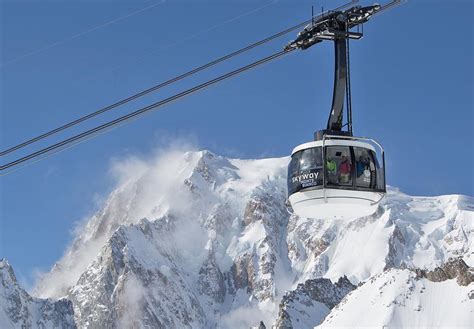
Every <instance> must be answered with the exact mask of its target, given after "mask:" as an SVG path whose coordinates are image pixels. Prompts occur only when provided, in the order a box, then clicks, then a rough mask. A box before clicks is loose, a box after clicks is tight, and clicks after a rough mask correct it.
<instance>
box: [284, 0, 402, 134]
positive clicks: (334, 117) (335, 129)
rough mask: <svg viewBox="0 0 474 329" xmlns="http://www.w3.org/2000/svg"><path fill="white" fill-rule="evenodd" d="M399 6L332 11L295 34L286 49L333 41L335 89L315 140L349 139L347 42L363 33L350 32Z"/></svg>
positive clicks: (398, 2)
mask: <svg viewBox="0 0 474 329" xmlns="http://www.w3.org/2000/svg"><path fill="white" fill-rule="evenodd" d="M400 3H401V0H393V1H391V2H389V3H387V4H385V5H383V6H381V5H379V4H374V5H372V6H366V7H362V6H353V7H351V8H349V9H347V10H334V11H330V12H328V13H327V14H326V15H323V16H322V17H321V18H320V19H318V20H316V21H313V22H312V23H311V24H309V25H307V26H306V27H305V28H304V29H303V30H302V31H301V32H299V33H298V36H297V38H296V40H294V41H291V42H290V43H289V44H288V45H286V47H285V49H302V50H305V49H308V48H310V47H312V46H313V45H315V44H317V43H320V42H322V41H324V40H330V41H334V53H335V57H334V58H335V65H334V89H333V97H332V105H331V111H330V113H329V118H328V122H327V127H326V130H322V131H319V132H317V134H316V136H315V138H316V139H317V140H319V139H321V138H322V136H323V135H324V134H326V133H333V134H336V133H338V134H342V135H349V136H352V109H351V93H350V72H349V40H350V39H355V40H359V39H361V38H362V37H363V33H362V32H359V30H357V31H351V29H353V28H355V27H359V26H361V25H362V24H364V23H366V22H368V21H369V19H370V18H371V17H373V16H374V15H376V14H380V13H381V12H383V11H385V10H387V9H391V8H393V7H395V6H397V5H399V4H400ZM344 102H346V103H347V116H348V118H347V121H348V122H347V124H346V125H347V129H348V131H346V132H344V131H342V128H343V127H344V126H346V125H343V110H344Z"/></svg>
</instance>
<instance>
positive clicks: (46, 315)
mask: <svg viewBox="0 0 474 329" xmlns="http://www.w3.org/2000/svg"><path fill="white" fill-rule="evenodd" d="M0 327H2V328H58V329H59V328H70V329H73V328H76V325H75V322H74V312H73V308H72V303H71V302H70V301H69V300H67V299H60V300H50V299H39V298H34V297H31V296H30V295H29V294H28V293H27V292H26V291H25V290H23V289H22V288H20V286H19V285H18V282H17V280H16V277H15V273H14V272H13V269H12V268H11V266H10V264H8V262H7V261H6V260H5V259H2V260H0Z"/></svg>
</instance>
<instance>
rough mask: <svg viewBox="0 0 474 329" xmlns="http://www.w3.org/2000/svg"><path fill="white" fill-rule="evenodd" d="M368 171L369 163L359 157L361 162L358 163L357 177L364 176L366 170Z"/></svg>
mask: <svg viewBox="0 0 474 329" xmlns="http://www.w3.org/2000/svg"><path fill="white" fill-rule="evenodd" d="M366 169H367V161H366V160H364V159H363V158H362V156H359V160H358V161H357V162H356V174H357V177H360V176H362V175H363V174H364V170H366Z"/></svg>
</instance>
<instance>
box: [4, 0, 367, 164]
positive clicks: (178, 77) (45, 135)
mask: <svg viewBox="0 0 474 329" xmlns="http://www.w3.org/2000/svg"><path fill="white" fill-rule="evenodd" d="M357 1H358V0H351V2H349V3H346V4H343V5H341V6H339V7H338V8H336V9H334V10H340V9H343V8H345V7H348V6H349V5H351V4H353V3H355V2H357ZM324 14H325V13H324V12H323V13H321V14H319V15H318V16H316V17H311V19H308V20H306V21H304V22H301V23H299V24H297V25H294V26H292V27H290V28H287V29H285V30H283V31H280V32H278V33H275V34H273V35H271V36H269V37H267V38H265V39H262V40H260V41H257V42H255V43H253V44H250V45H248V46H246V47H244V48H241V49H239V50H236V51H234V52H232V53H230V54H227V55H225V56H222V57H220V58H217V59H215V60H213V61H211V62H209V63H207V64H204V65H201V66H199V67H196V68H194V69H192V70H190V71H188V72H186V73H183V74H181V75H179V76H176V77H174V78H172V79H169V80H167V81H165V82H162V83H160V84H158V85H155V86H153V87H151V88H148V89H146V90H144V91H141V92H139V93H137V94H134V95H132V96H129V97H127V98H125V99H122V100H120V101H118V102H116V103H114V104H111V105H108V106H106V107H104V108H101V109H99V110H97V111H95V112H92V113H89V114H87V115H85V116H82V117H80V118H78V119H76V120H73V121H71V122H68V123H66V124H64V125H62V126H60V127H57V128H55V129H53V130H50V131H48V132H46V133H43V134H41V135H38V136H36V137H34V138H31V139H29V140H26V141H24V142H22V143H20V144H17V145H15V146H12V147H10V148H8V149H6V150H3V151H0V156H4V155H6V154H9V153H11V152H13V151H16V150H19V149H21V148H23V147H25V146H28V145H30V144H32V143H35V142H37V141H40V140H42V139H44V138H46V137H49V136H51V135H54V134H56V133H58V132H60V131H63V130H65V129H68V128H70V127H73V126H75V125H77V124H79V123H81V122H84V121H86V120H88V119H91V118H93V117H95V116H98V115H99V114H102V113H105V112H107V111H110V110H112V109H114V108H116V107H119V106H121V105H124V104H126V103H128V102H130V101H132V100H135V99H137V98H139V97H142V96H144V95H147V94H149V93H151V92H153V91H156V90H158V89H161V88H163V87H165V86H168V85H170V84H172V83H175V82H178V81H180V80H182V79H184V78H187V77H189V76H191V75H193V74H196V73H198V72H200V71H203V70H205V69H207V68H210V67H212V66H214V65H217V64H219V63H221V62H224V61H226V60H229V59H231V58H232V57H235V56H237V55H240V54H242V53H244V52H247V51H249V50H251V49H253V48H256V47H258V46H261V45H263V44H265V43H267V42H270V41H272V40H274V39H276V38H279V37H281V36H283V35H285V34H288V33H290V32H292V31H294V30H296V29H298V28H300V27H302V26H305V25H307V24H309V23H311V22H313V21H314V19H315V18H316V19H318V18H321V17H323V16H324Z"/></svg>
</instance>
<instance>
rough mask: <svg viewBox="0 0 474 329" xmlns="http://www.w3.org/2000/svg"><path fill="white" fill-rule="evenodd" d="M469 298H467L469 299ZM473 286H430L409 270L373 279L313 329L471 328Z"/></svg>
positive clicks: (447, 283) (453, 282)
mask: <svg viewBox="0 0 474 329" xmlns="http://www.w3.org/2000/svg"><path fill="white" fill-rule="evenodd" d="M470 294H471V295H470ZM473 294H474V283H472V282H471V283H470V284H469V285H468V286H460V285H459V284H458V283H457V282H456V280H455V279H452V280H446V281H443V282H431V281H429V280H427V279H423V278H421V279H420V278H417V276H416V274H415V273H414V272H412V271H410V270H399V269H391V270H389V271H386V272H383V273H381V274H377V275H375V276H374V277H373V278H371V279H370V280H369V281H367V282H366V283H365V284H363V285H362V286H361V287H359V288H358V289H357V290H355V291H353V292H352V293H351V294H349V295H348V296H347V297H346V299H345V300H344V301H343V302H342V303H341V304H340V305H339V306H337V307H336V308H335V309H334V310H333V311H332V312H331V313H330V315H329V316H328V317H327V318H326V320H325V321H324V322H323V323H322V324H321V325H320V326H318V327H317V328H331V327H337V328H340V327H347V326H353V325H354V324H357V325H358V326H360V327H377V328H385V327H389V328H408V327H413V328H448V327H451V328H472V325H473V324H474V300H473V298H474V296H473Z"/></svg>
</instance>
